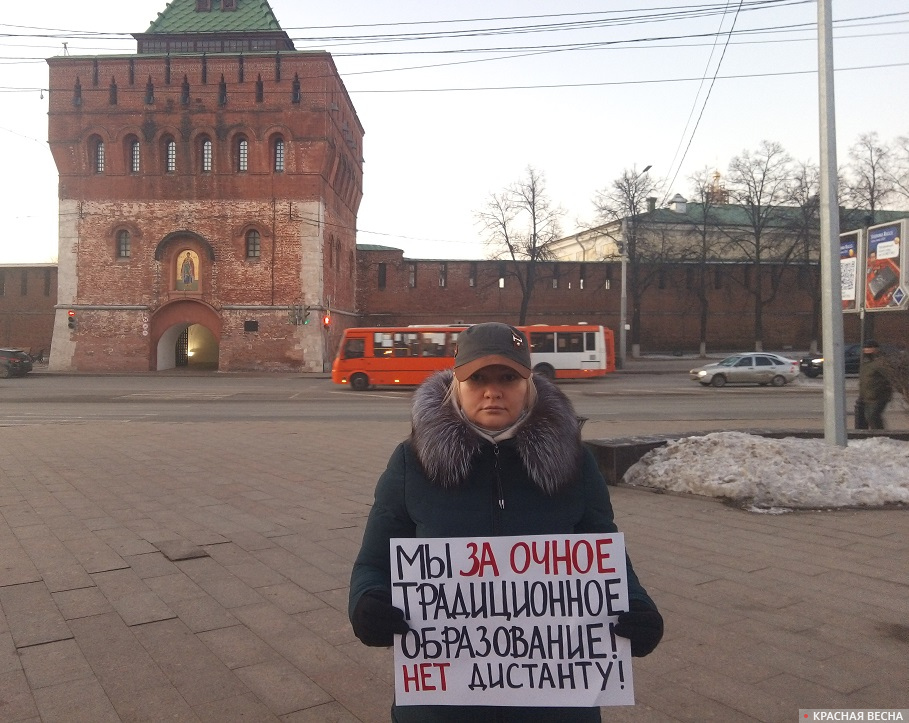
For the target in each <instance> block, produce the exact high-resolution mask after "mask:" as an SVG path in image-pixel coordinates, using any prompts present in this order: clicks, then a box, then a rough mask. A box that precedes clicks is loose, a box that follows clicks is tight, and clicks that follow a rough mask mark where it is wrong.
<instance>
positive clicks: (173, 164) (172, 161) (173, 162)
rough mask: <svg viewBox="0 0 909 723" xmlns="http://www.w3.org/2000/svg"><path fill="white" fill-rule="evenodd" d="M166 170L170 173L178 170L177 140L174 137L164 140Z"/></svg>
mask: <svg viewBox="0 0 909 723" xmlns="http://www.w3.org/2000/svg"><path fill="white" fill-rule="evenodd" d="M164 170H165V171H167V172H168V173H173V172H174V171H176V170H177V142H176V141H175V140H174V139H173V138H168V139H167V140H166V141H165V142H164Z"/></svg>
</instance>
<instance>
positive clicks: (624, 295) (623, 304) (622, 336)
mask: <svg viewBox="0 0 909 723" xmlns="http://www.w3.org/2000/svg"><path fill="white" fill-rule="evenodd" d="M652 167H653V166H650V165H647V166H645V167H644V170H643V171H641V172H640V173H638V174H637V175H636V176H635V177H634V178H633V179H632V182H631V184H630V185H632V186H633V187H634V188H631V189H629V190H630V191H631V192H632V193H634V197H633V198H632V199H630V200H632V202H633V204H634V205H636V204H637V192H636V191H637V180H638V179H639V178H640V177H641V176H643V175H644V174H645V173H647V171H649V170H650V169H651V168H652ZM636 212H637V208H632V209H631V223H632V224H633V223H634V215H635V213H636ZM632 233H634V231H633V229H632ZM620 251H621V254H622V257H621V261H622V292H621V296H620V297H619V360H618V361H619V363H618V368H619V369H624V368H625V355H626V349H627V348H628V338H627V332H628V283H627V282H628V217H627V216H626V217H625V218H623V219H622V246H621V249H620Z"/></svg>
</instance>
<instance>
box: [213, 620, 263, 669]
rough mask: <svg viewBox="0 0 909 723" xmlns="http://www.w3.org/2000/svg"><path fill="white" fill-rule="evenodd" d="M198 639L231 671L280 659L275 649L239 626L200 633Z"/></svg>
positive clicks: (247, 629)
mask: <svg viewBox="0 0 909 723" xmlns="http://www.w3.org/2000/svg"><path fill="white" fill-rule="evenodd" d="M198 637H199V640H201V641H202V642H203V643H205V645H206V646H208V649H209V650H211V651H212V652H213V653H214V654H215V655H217V656H218V658H219V659H220V660H221V662H223V663H224V665H226V666H227V667H228V668H230V669H231V670H233V669H236V668H243V667H246V666H250V665H256V664H257V663H263V662H265V661H267V660H273V659H274V658H277V657H279V656H278V653H277V652H276V651H275V649H274V648H272V647H271V646H269V645H268V644H267V643H266V642H265V641H264V640H262V639H261V638H260V637H258V636H257V635H256V634H255V633H253V632H252V631H250V630H249V628H246V627H244V626H243V625H239V624H237V625H234V626H232V627H225V628H220V629H218V630H211V631H208V632H204V633H199V635H198Z"/></svg>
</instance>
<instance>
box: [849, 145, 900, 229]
mask: <svg viewBox="0 0 909 723" xmlns="http://www.w3.org/2000/svg"><path fill="white" fill-rule="evenodd" d="M892 159H893V151H892V150H891V149H890V148H889V147H887V145H886V144H883V143H881V141H880V139H879V138H878V135H877V133H876V132H871V133H863V134H862V135H860V136H859V138H858V140H857V141H856V142H855V143H854V144H853V145H852V147H851V148H850V149H849V163H848V164H847V165H846V177H845V181H844V187H843V195H844V197H845V199H846V201H847V202H848V203H849V205H851V206H852V207H853V208H854V209H860V210H863V211H866V212H867V215H869V216H870V223H868V225H869V226H870V225H874V223H876V219H875V214H876V213H877V212H878V211H880V210H881V209H883V208H884V204H885V203H886V202H887V200H888V199H889V198H891V197H892V196H893V195H894V190H895V189H894V183H893V177H894V174H893V168H892V165H893V164H892Z"/></svg>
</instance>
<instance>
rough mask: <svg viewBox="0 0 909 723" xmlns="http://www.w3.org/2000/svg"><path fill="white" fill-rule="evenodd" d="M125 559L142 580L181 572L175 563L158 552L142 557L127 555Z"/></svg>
mask: <svg viewBox="0 0 909 723" xmlns="http://www.w3.org/2000/svg"><path fill="white" fill-rule="evenodd" d="M123 559H124V560H126V562H127V563H128V564H129V566H130V568H132V569H133V571H134V572H135V573H136V574H137V575H138V576H139V577H140V578H142V579H145V578H148V577H163V576H164V575H174V574H176V573H179V572H180V570H179V569H178V568H177V566H176V565H174V563H173V562H171V561H170V560H168V559H167V558H166V557H165V556H164V555H163V554H161V553H160V552H157V551H155V552H152V553H147V554H142V555H125V556H124V557H123Z"/></svg>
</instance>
